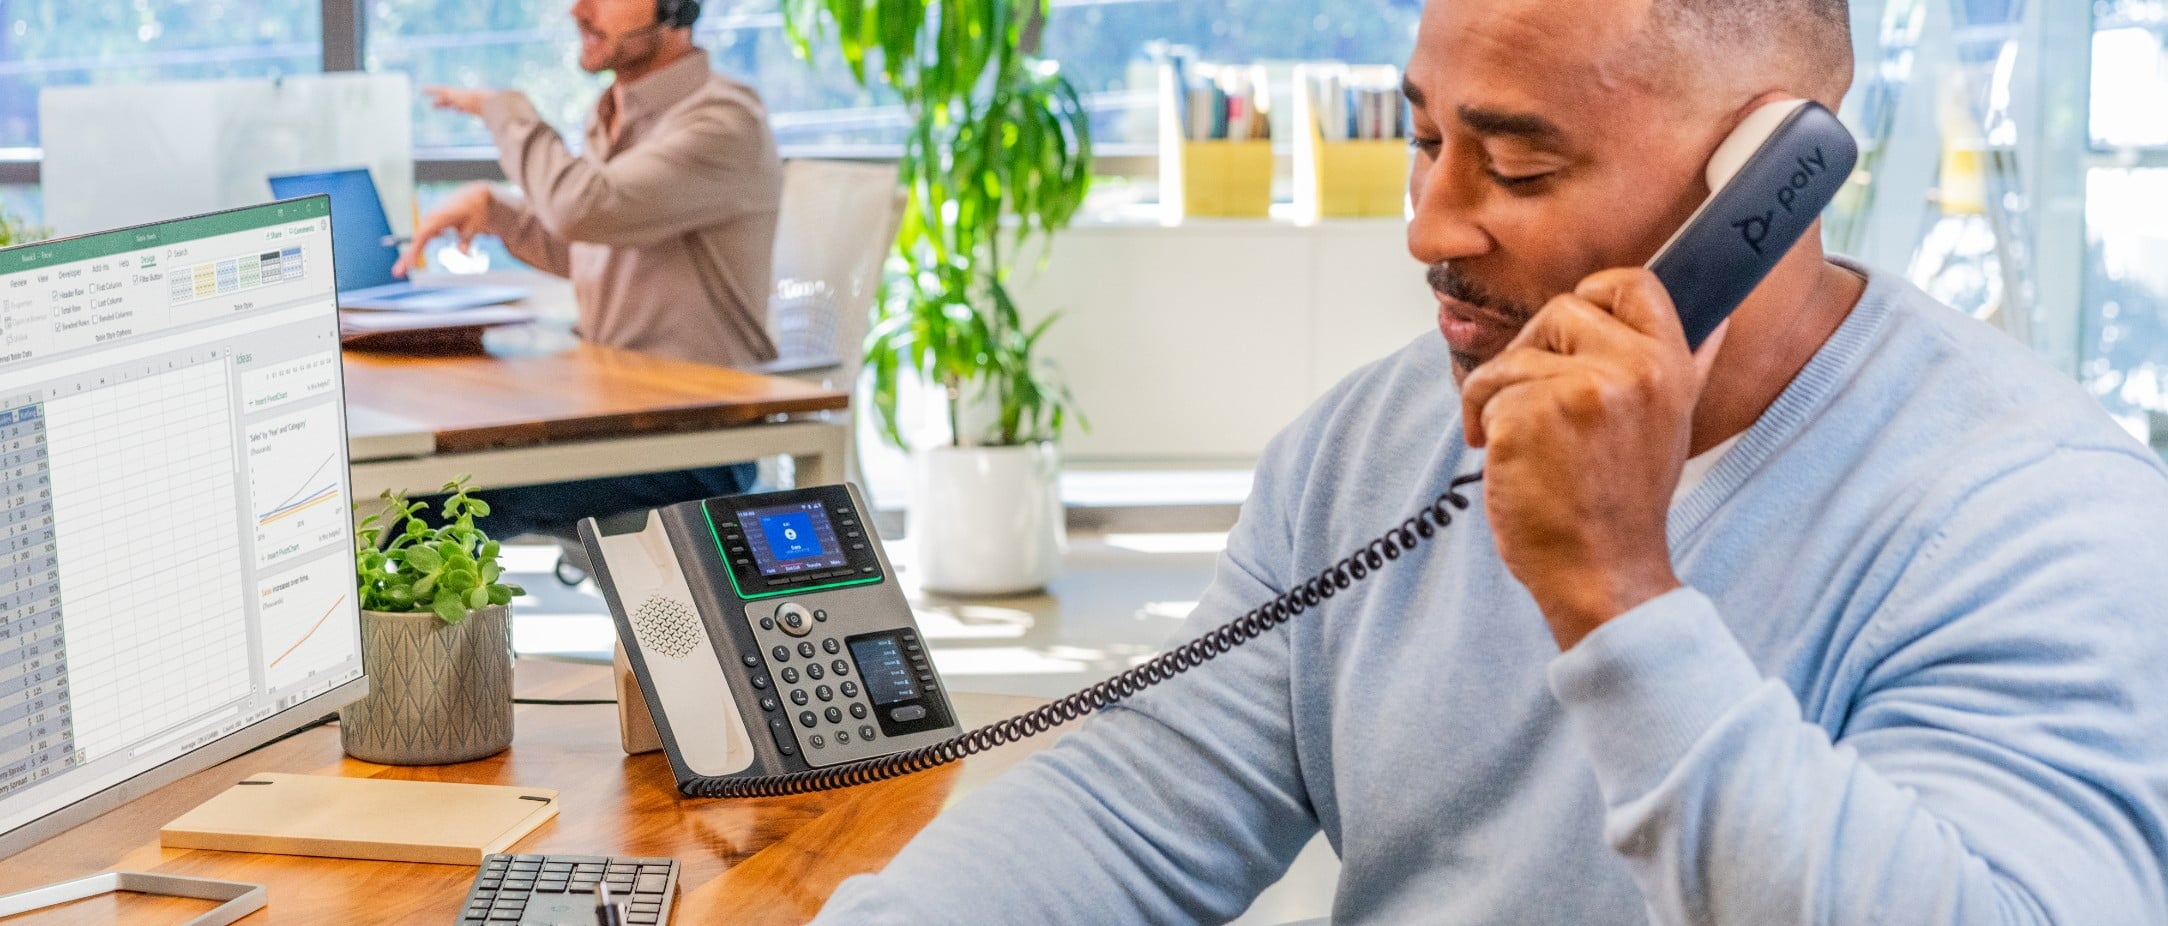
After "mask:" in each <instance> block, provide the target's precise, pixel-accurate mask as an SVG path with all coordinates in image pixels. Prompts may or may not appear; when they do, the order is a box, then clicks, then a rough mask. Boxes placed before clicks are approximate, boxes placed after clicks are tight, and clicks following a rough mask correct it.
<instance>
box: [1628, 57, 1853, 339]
mask: <svg viewBox="0 0 2168 926" xmlns="http://www.w3.org/2000/svg"><path fill="white" fill-rule="evenodd" d="M1858 160H1859V147H1858V145H1857V144H1855V143H1854V142H1853V141H1852V134H1851V133H1850V132H1848V131H1846V130H1845V128H1844V124H1843V123H1842V122H1839V121H1837V117H1836V115H1835V114H1833V113H1831V112H1830V111H1829V110H1828V109H1826V108H1824V107H1823V106H1822V104H1820V103H1816V102H1813V101H1812V100H1780V101H1778V102H1774V103H1767V104H1764V105H1763V106H1761V108H1759V109H1756V110H1754V111H1753V112H1752V113H1749V114H1748V115H1747V117H1746V120H1745V121H1743V122H1741V123H1740V124H1739V127H1738V128H1737V129H1734V130H1732V133H1731V135H1729V136H1728V137H1726V138H1725V139H1724V143H1723V144H1722V145H1719V146H1717V149H1716V154H1714V155H1713V156H1711V157H1710V158H1709V166H1708V169H1707V171H1706V172H1705V174H1704V176H1705V177H1706V178H1707V180H1708V183H1709V198H1708V199H1706V200H1703V201H1702V203H1701V207H1700V208H1699V209H1696V210H1694V215H1693V217H1691V218H1689V219H1687V220H1686V224H1684V225H1681V226H1680V227H1679V230H1678V232H1677V233H1676V234H1674V235H1672V236H1671V240H1669V241H1667V242H1665V243H1664V246H1663V247H1662V248H1659V249H1658V250H1657V252H1656V256H1655V257H1654V258H1652V259H1650V261H1649V263H1648V269H1649V270H1650V271H1652V272H1654V273H1655V274H1656V278H1657V279H1658V280H1660V281H1662V282H1663V284H1664V289H1665V291H1667V292H1669V293H1670V294H1671V302H1672V304H1673V305H1674V306H1676V307H1677V308H1678V311H1679V321H1680V322H1681V323H1682V324H1683V325H1684V326H1685V328H1686V343H1687V346H1689V347H1691V348H1693V349H1696V350H1699V349H1700V348H1701V343H1702V342H1703V341H1705V340H1708V337H1709V335H1710V334H1712V333H1714V332H1715V331H1716V327H1717V326H1718V325H1721V324H1723V322H1724V319H1726V318H1728V317H1730V316H1731V313H1732V312H1733V311H1734V310H1736V309H1738V308H1739V304H1740V303H1742V302H1745V301H1746V297H1747V295H1748V294H1750V293H1752V292H1753V291H1754V288H1755V287H1756V286H1760V285H1761V281H1762V278H1764V277H1766V276H1768V275H1769V271H1770V270H1772V269H1774V268H1775V267H1776V265H1777V262H1778V261H1780V260H1783V259H1784V255H1786V254H1788V253H1790V252H1791V250H1792V246H1793V245H1795V244H1797V243H1798V242H1799V239H1800V237H1801V236H1803V235H1805V234H1806V233H1807V230H1808V229H1810V228H1813V227H1814V221H1815V220H1816V219H1818V218H1820V217H1821V215H1822V210H1823V209H1824V208H1826V207H1827V206H1828V205H1829V203H1830V201H1831V200H1833V199H1835V198H1836V196H1837V192H1838V191H1839V190H1841V189H1843V188H1844V183H1845V181H1846V180H1847V179H1848V178H1850V177H1851V175H1852V167H1853V166H1854V165H1855V164H1856V163H1857V162H1858Z"/></svg>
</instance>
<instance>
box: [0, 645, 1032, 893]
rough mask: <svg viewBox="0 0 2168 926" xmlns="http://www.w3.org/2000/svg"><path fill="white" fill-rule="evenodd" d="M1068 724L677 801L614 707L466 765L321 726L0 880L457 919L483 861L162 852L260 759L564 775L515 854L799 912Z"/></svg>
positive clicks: (550, 690)
mask: <svg viewBox="0 0 2168 926" xmlns="http://www.w3.org/2000/svg"><path fill="white" fill-rule="evenodd" d="M517 676H518V677H517V685H516V687H517V690H518V692H519V696H520V697H523V698H556V699H580V698H606V697H609V695H610V672H609V668H608V667H607V666H592V665H573V664H570V663H557V662H543V661H538V660H532V659H523V660H520V662H519V667H518V669H517ZM953 697H954V698H955V705H956V709H957V711H958V712H959V713H961V714H962V715H963V717H962V719H963V721H964V725H965V726H966V727H967V728H968V727H973V726H977V725H979V724H984V723H988V722H991V721H994V720H998V719H1000V718H1002V717H1005V716H1009V715H1011V714H1014V713H1017V712H1020V711H1024V710H1029V709H1030V708H1032V707H1035V706H1037V705H1039V704H1041V703H1043V702H1042V701H1040V700H1039V699H1036V698H1024V697H1014V696H1005V695H974V694H961V693H959V694H954V695H953ZM1060 732H1061V731H1056V732H1054V733H1048V734H1045V735H1043V736H1041V737H1039V738H1037V739H1034V740H1026V741H1024V742H1022V743H1017V744H1012V745H1010V746H1005V747H1002V748H1000V749H997V750H994V751H992V752H988V753H986V754H984V755H981V756H977V757H974V758H971V759H968V760H966V761H965V762H963V763H962V764H960V765H952V766H947V767H944V768H939V769H934V770H932V771H928V772H921V773H919V774H916V775H911V776H907V777H904V778H898V779H894V780H891V781H885V782H879V783H876V784H871V785H861V786H859V787H856V788H851V789H847V790H843V791H831V792H826V793H823V794H813V795H802V796H798V797H788V798H769V799H762V800H739V801H717V800H689V799H685V798H682V797H679V796H678V793H677V788H676V785H675V783H674V782H673V781H672V779H671V777H670V768H669V765H668V764H667V762H666V761H665V760H664V758H663V756H662V754H661V753H647V754H644V755H638V756H627V755H625V754H624V753H623V752H622V751H621V750H620V749H619V748H618V734H617V714H616V711H615V710H614V709H613V708H612V707H610V706H609V705H575V706H565V705H521V706H520V707H519V708H518V709H517V715H516V720H515V732H514V735H513V740H512V748H511V749H510V750H509V751H507V752H505V753H502V754H500V755H498V756H495V757H492V758H489V759H484V760H482V761H479V762H469V763H465V764H461V765H446V766H429V767H417V768H400V767H394V766H384V765H375V764H372V763H368V762H362V761H359V760H356V759H349V758H345V757H344V755H343V754H342V753H341V752H340V749H339V733H338V728H337V727H336V726H331V727H323V728H319V729H316V730H311V731H308V732H306V733H303V734H301V735H299V736H296V737H294V738H292V739H288V740H285V741H283V742H279V743H274V744H272V745H271V746H268V747H266V748H264V749H262V750H260V751H258V752H255V753H253V754H250V755H246V756H242V757H240V758H237V759H234V760H232V761H229V762H226V763H224V764H221V765H217V766H213V767H211V768H209V769H206V770H204V771H202V772H199V773H197V774H195V775H192V776H189V777H187V778H184V779H182V780H180V781H177V782H174V783H173V784H170V785H167V786H166V787H164V788H160V789H159V790H157V791H154V792H152V793H151V794H149V795H146V796H145V797H143V798H141V799H138V800H136V801H133V802H131V803H129V804H127V805H124V806H122V807H121V808H120V809H118V810H115V811H113V812H111V813H108V814H106V815H105V816H102V817H99V818H97V819H95V820H92V821H90V822H88V823H85V824H83V825H82V826H79V827H76V828H75V829H73V830H70V831H68V832H66V833H63V834H61V835H59V836H56V837H54V838H52V839H50V840H47V841H45V842H44V843H41V844H39V845H37V846H34V847H32V848H31V849H29V850H27V851H25V852H23V853H22V854H20V855H17V856H15V857H14V858H11V859H9V860H8V862H7V864H6V865H4V866H0V893H7V892H12V891H17V890H22V889H25V888H29V887H35V886H37V885H39V884H44V883H49V882H55V881H62V880H67V879H71V878H79V877H83V876H86V875H92V874H97V873H99V872H102V871H108V870H115V869H119V870H130V871H154V872H159V873H162V874H177V875H191V876H196V877H205V878H217V879H223V880H231V881H245V882H253V883H259V884H265V885H267V886H268V887H269V902H268V904H267V905H266V906H265V907H264V909H263V910H261V911H258V912H257V913H254V914H252V915H250V916H248V917H247V918H244V919H242V920H241V921H240V922H241V923H243V924H247V926H254V924H258V923H266V924H268V923H341V924H363V923H450V922H452V921H453V920H454V919H455V918H456V917H457V915H458V913H459V909H460V904H461V902H462V901H463V900H465V899H466V894H467V888H468V887H469V885H470V884H471V883H472V881H473V879H474V871H475V870H474V869H473V868H469V867H465V866H458V865H423V864H412V863H403V862H367V861H356V860H350V859H327V858H305V857H301V856H286V855H254V854H249V853H240V852H214V851H210V850H192V849H191V850H169V849H162V848H160V847H159V845H158V828H159V827H160V826H163V825H164V824H165V823H166V822H167V821H169V820H171V819H173V818H174V817H177V816H179V815H180V814H182V813H184V812H186V811H187V810H189V809H190V808H193V807H195V806H196V805H197V804H199V803H202V802H203V801H205V800H208V799H209V798H210V797H212V796H213V795H215V794H217V793H219V792H220V791H223V790H225V789H226V788H227V787H230V786H231V785H232V784H233V783H234V782H236V781H240V780H241V779H243V778H245V777H248V776H250V775H254V774H258V773H261V772H293V773H303V774H314V775H351V776H358V777H376V778H401V779H413V780H424V781H462V782H475V783H481V784H499V785H528V786H535V787H547V788H556V789H558V791H559V792H560V800H561V806H562V809H561V810H560V811H559V812H558V816H557V818H556V819H555V820H552V821H550V822H548V823H545V824H543V825H542V827H541V828H540V829H538V830H536V831H534V832H533V833H532V834H529V835H528V836H527V837H526V838H525V839H522V840H520V841H519V842H518V843H517V844H515V845H513V846H512V848H511V850H510V851H513V852H542V853H550V852H556V853H564V854H580V855H635V856H670V857H672V858H676V859H677V860H678V863H679V867H680V871H679V893H678V898H677V904H676V907H675V908H674V910H673V912H672V914H671V922H672V923H684V924H688V926H691V924H700V923H731V924H753V923H802V922H804V921H806V920H807V919H810V918H812V916H813V914H814V913H815V912H817V911H818V910H819V909H820V906H821V904H822V903H823V902H825V900H826V899H827V897H828V894H829V893H830V892H831V891H833V890H835V887H836V885H837V884H839V883H841V882H842V880H843V879H844V878H847V877H850V876H852V875H856V874H862V873H865V872H871V871H878V870H879V869H880V868H881V867H882V866H883V865H885V864H887V862H888V860H889V859H890V858H891V857H893V856H894V855H895V853H896V852H897V851H898V850H899V849H901V848H902V847H903V844H904V843H905V842H907V841H909V840H910V838H911V836H912V835H914V834H916V833H917V832H918V831H919V830H920V829H921V828H923V827H924V826H925V825H926V823H927V822H928V821H930V820H932V819H933V817H934V815H935V814H936V813H938V812H940V810H941V809H942V808H943V807H945V806H947V805H948V804H950V803H952V802H954V801H955V800H956V799H957V797H959V796H960V795H962V794H964V793H966V792H968V791H970V790H971V789H973V788H974V787H976V786H977V785H979V784H981V783H983V782H984V781H986V780H987V779H988V778H991V777H993V776H994V775H996V774H998V773H999V772H1001V771H1002V770H1004V769H1006V768H1008V767H1009V766H1012V765H1014V764H1016V763H1017V762H1018V761H1020V760H1021V759H1023V758H1025V757H1026V756H1029V755H1030V754H1031V753H1033V752H1035V751H1037V750H1040V749H1043V748H1045V747H1046V746H1047V745H1048V744H1049V743H1051V742H1052V741H1053V740H1054V739H1055V738H1056V737H1057V736H1059V734H1060ZM211 906H213V905H212V904H211V903H210V902H208V901H195V900H178V899H172V898H153V897H146V896H143V895H139V894H109V895H105V896H102V897H93V898H90V899H87V900H80V901H76V902H75V903H72V904H68V905H66V906H62V907H55V908H51V909H48V910H45V911H42V912H40V913H38V914H35V915H31V916H26V917H23V918H22V919H20V920H10V921H9V926H16V924H17V923H21V924H23V926H30V924H38V926H46V924H53V923H70V924H73V923H115V922H126V923H152V924H155V923H180V922H185V921H186V920H188V919H189V918H190V917H193V916H195V915H196V914H199V913H202V912H203V911H205V910H208V909H210V908H211Z"/></svg>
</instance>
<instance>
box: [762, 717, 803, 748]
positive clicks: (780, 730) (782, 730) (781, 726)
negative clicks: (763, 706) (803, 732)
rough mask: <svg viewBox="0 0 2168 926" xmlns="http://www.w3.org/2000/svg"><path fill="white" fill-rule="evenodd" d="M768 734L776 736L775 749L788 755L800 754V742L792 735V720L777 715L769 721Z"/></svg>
mask: <svg viewBox="0 0 2168 926" xmlns="http://www.w3.org/2000/svg"><path fill="white" fill-rule="evenodd" d="M768 735H769V736H773V737H775V749H776V751H777V752H780V753H782V754H784V755H786V756H795V755H797V754H798V742H797V739H796V738H795V737H792V736H791V735H790V721H788V720H784V719H783V718H781V717H777V718H775V719H772V720H770V721H768Z"/></svg>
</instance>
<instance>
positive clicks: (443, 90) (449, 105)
mask: <svg viewBox="0 0 2168 926" xmlns="http://www.w3.org/2000/svg"><path fill="white" fill-rule="evenodd" d="M422 92H423V93H426V94H428V95H429V102H430V103H432V104H434V105H435V106H436V107H437V108H438V109H456V110H458V111H460V112H463V113H466V114H467V115H469V116H479V115H481V114H482V104H484V103H487V102H489V98H490V97H493V96H496V95H497V91H495V90H467V89H463V88H459V87H423V88H422Z"/></svg>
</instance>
